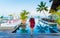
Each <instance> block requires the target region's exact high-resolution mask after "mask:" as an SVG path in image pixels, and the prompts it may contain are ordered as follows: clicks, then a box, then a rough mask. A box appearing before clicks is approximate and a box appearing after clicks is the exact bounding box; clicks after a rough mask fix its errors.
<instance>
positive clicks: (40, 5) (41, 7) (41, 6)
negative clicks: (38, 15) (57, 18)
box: [37, 2, 48, 16]
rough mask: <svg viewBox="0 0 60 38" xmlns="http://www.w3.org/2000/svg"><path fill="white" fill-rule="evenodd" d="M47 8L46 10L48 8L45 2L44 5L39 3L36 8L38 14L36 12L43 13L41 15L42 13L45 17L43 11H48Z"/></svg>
mask: <svg viewBox="0 0 60 38" xmlns="http://www.w3.org/2000/svg"><path fill="white" fill-rule="evenodd" d="M47 8H48V7H47V6H46V2H45V3H43V2H41V3H40V4H39V5H38V7H37V12H38V11H39V12H42V11H43V13H44V15H45V12H44V10H45V11H48V9H47ZM45 16H46V15H45Z"/></svg>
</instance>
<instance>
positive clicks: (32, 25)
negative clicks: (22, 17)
mask: <svg viewBox="0 0 60 38" xmlns="http://www.w3.org/2000/svg"><path fill="white" fill-rule="evenodd" d="M29 22H30V29H31V35H32V32H33V29H34V26H35V19H34V18H33V17H31V18H30V20H29Z"/></svg>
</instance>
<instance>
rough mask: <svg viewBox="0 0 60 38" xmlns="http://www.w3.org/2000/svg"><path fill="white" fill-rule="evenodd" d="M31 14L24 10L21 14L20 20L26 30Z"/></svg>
mask: <svg viewBox="0 0 60 38" xmlns="http://www.w3.org/2000/svg"><path fill="white" fill-rule="evenodd" d="M28 14H29V12H27V11H26V10H23V11H22V12H21V14H20V19H21V22H22V24H23V25H22V29H25V28H26V20H27V18H28V16H27V15H28Z"/></svg>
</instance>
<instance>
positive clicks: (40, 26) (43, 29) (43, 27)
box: [16, 18, 59, 34]
mask: <svg viewBox="0 0 60 38" xmlns="http://www.w3.org/2000/svg"><path fill="white" fill-rule="evenodd" d="M26 30H27V32H25V33H28V34H30V27H29V19H28V20H27V22H26ZM58 32H59V31H58V29H57V26H55V27H54V28H53V27H52V28H50V27H49V25H47V24H44V23H42V22H41V21H38V19H37V18H35V27H34V31H33V33H34V34H37V33H58ZM16 33H17V34H20V33H22V32H21V27H20V28H19V29H17V30H16Z"/></svg>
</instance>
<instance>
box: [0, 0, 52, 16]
mask: <svg viewBox="0 0 60 38" xmlns="http://www.w3.org/2000/svg"><path fill="white" fill-rule="evenodd" d="M41 1H43V2H46V3H47V4H46V6H48V9H49V8H50V7H51V4H52V3H51V2H49V0H0V16H1V15H9V14H19V13H20V12H22V10H27V11H29V12H30V15H35V14H37V11H36V10H37V9H36V8H37V7H38V6H37V5H38V4H40V2H41Z"/></svg>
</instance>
